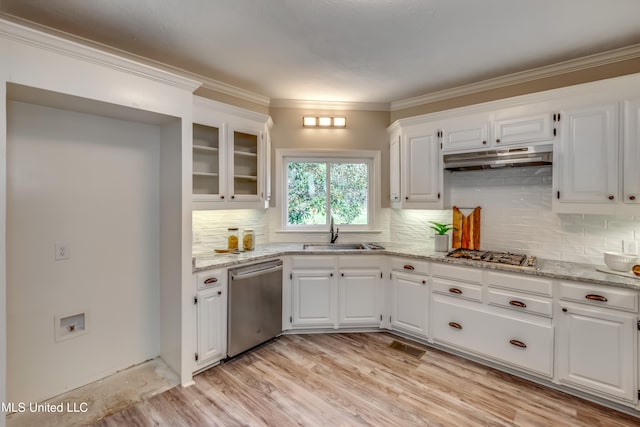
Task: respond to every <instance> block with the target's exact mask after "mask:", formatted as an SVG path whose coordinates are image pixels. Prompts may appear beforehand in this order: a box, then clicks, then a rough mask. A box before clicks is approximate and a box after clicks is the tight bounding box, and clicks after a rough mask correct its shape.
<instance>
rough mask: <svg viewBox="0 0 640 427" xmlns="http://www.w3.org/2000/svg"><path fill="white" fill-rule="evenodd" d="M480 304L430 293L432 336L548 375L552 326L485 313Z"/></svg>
mask: <svg viewBox="0 0 640 427" xmlns="http://www.w3.org/2000/svg"><path fill="white" fill-rule="evenodd" d="M463 304H464V305H463ZM482 307H483V306H482V305H480V304H474V303H465V302H462V301H459V300H456V299H454V298H452V297H448V296H440V295H435V294H434V295H433V296H432V300H431V308H430V310H431V333H432V335H433V337H432V338H433V339H434V341H435V342H438V343H442V344H445V345H450V346H453V347H456V348H459V349H461V350H466V351H469V352H472V353H474V354H476V355H478V356H481V357H487V356H488V357H490V358H492V359H495V360H498V361H501V362H505V363H508V364H509V365H512V366H514V367H516V368H519V369H522V370H525V371H529V372H530V373H534V374H538V375H542V376H545V377H549V378H550V377H551V376H552V375H553V327H552V326H551V325H545V324H538V323H534V322H529V321H525V320H520V319H516V318H510V317H506V316H501V315H497V314H493V313H489V312H486V311H484V310H483V308H482Z"/></svg>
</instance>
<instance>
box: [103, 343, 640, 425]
mask: <svg viewBox="0 0 640 427" xmlns="http://www.w3.org/2000/svg"><path fill="white" fill-rule="evenodd" d="M394 339H396V340H400V339H398V338H397V337H394V336H392V335H390V334H387V333H360V334H310V335H289V336H282V337H280V338H278V339H277V340H276V341H274V342H272V343H270V344H268V345H266V346H264V347H262V348H260V349H258V350H256V351H254V352H252V353H249V354H247V355H245V356H243V357H240V358H238V359H236V360H234V361H231V362H229V363H226V364H222V365H220V366H217V367H215V368H212V369H209V370H208V371H206V372H204V373H202V374H200V375H198V376H196V378H195V382H196V384H195V385H194V386H191V387H187V388H181V387H176V388H173V389H171V390H169V391H166V392H164V393H162V394H159V395H157V396H155V397H153V398H151V399H149V400H147V401H144V402H139V403H136V404H135V405H133V406H131V407H129V408H127V409H125V410H124V411H122V412H119V413H117V414H115V415H112V416H111V417H109V418H107V419H104V420H102V421H101V422H99V423H98V424H96V426H154V425H160V426H240V425H250V426H278V427H284V426H300V425H302V426H360V425H371V426H385V427H387V426H420V425H424V426H456V427H458V426H554V427H555V426H572V427H578V426H585V427H586V426H589V427H592V426H603V427H604V426H606V427H613V426H640V419H638V418H634V417H631V416H628V415H625V414H622V413H620V412H616V411H613V410H611V409H607V408H605V407H602V406H599V405H596V404H593V403H590V402H587V401H585V400H582V399H578V398H575V397H572V396H569V395H566V394H564V393H560V392H558V391H554V390H551V389H547V388H545V387H542V386H539V385H536V384H534V383H531V382H529V381H526V380H523V379H520V378H517V377H514V376H511V375H508V374H505V373H502V372H500V371H497V370H494V369H491V368H487V367H484V366H482V365H479V364H477V363H474V362H470V361H466V360H464V359H462V358H460V357H456V356H452V355H449V354H447V353H444V352H442V351H439V350H436V349H431V348H426V354H425V355H424V356H422V358H421V359H416V358H415V357H412V356H409V355H407V354H405V353H402V352H400V351H398V350H394V349H391V348H389V344H390V343H391V342H392V341H393V340H394ZM401 341H406V340H401ZM414 345H416V346H419V345H418V344H414Z"/></svg>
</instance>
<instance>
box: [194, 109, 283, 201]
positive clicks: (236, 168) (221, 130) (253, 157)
mask: <svg viewBox="0 0 640 427" xmlns="http://www.w3.org/2000/svg"><path fill="white" fill-rule="evenodd" d="M193 121H194V123H193V171H192V177H193V209H233V208H244V209H247V208H249V209H250V208H264V207H265V205H266V203H268V197H267V196H266V194H267V192H266V191H265V190H266V189H265V183H266V182H268V180H267V178H266V175H267V174H268V173H269V168H268V167H267V166H268V165H267V166H265V165H266V162H265V157H266V158H268V154H269V153H267V152H266V148H265V146H266V143H265V135H267V134H268V131H269V128H270V124H271V120H270V118H269V117H268V116H265V115H263V114H258V113H255V112H252V111H248V110H243V109H240V108H236V107H232V106H229V105H226V104H222V103H219V102H216V101H211V100H208V99H205V98H200V97H194V112H193ZM267 136H268V135H267Z"/></svg>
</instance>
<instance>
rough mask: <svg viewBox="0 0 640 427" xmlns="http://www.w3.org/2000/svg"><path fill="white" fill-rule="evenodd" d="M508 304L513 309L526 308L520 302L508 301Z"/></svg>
mask: <svg viewBox="0 0 640 427" xmlns="http://www.w3.org/2000/svg"><path fill="white" fill-rule="evenodd" d="M509 304H510V305H512V306H514V307H520V308H527V304H525V303H523V302H522V301H517V300H514V299H512V300H511V301H509Z"/></svg>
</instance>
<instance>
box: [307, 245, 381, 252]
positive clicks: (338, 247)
mask: <svg viewBox="0 0 640 427" xmlns="http://www.w3.org/2000/svg"><path fill="white" fill-rule="evenodd" d="M302 249H303V250H305V251H369V250H372V249H384V247H382V246H380V245H377V244H375V243H305V244H304V245H302Z"/></svg>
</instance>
